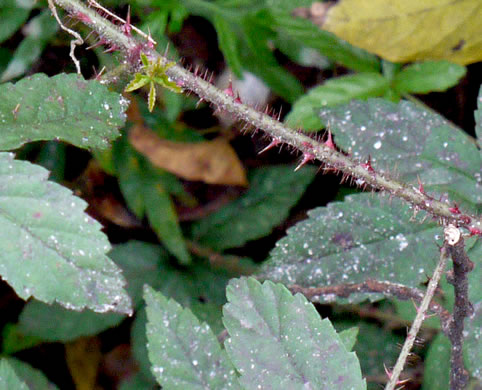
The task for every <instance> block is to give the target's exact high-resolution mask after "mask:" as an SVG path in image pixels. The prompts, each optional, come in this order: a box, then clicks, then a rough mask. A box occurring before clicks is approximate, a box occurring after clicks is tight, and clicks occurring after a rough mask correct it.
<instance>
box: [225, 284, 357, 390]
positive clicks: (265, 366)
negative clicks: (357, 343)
mask: <svg viewBox="0 0 482 390" xmlns="http://www.w3.org/2000/svg"><path fill="white" fill-rule="evenodd" d="M226 295H227V298H228V303H227V304H226V305H225V306H224V309H223V314H224V318H223V322H224V325H225V327H226V329H227V331H228V333H229V336H230V338H229V339H228V340H226V342H225V348H226V352H227V353H228V355H229V357H230V358H231V361H232V362H233V364H234V365H235V366H236V369H237V370H238V371H239V372H240V373H241V378H240V383H241V384H242V385H243V387H244V388H245V389H259V388H263V389H300V390H301V389H306V388H313V389H340V390H341V389H343V390H345V389H366V384H365V381H364V380H363V379H362V376H361V370H360V363H359V362H358V359H357V358H356V355H355V354H354V353H353V352H348V351H347V349H346V348H345V345H344V344H343V342H342V340H341V339H340V337H339V336H338V335H337V333H336V331H335V330H334V329H333V326H332V325H331V323H330V321H329V320H328V319H324V320H322V319H321V318H320V315H319V314H318V313H317V311H316V309H315V307H314V306H313V305H312V304H311V303H309V302H308V301H307V300H306V298H305V297H304V296H303V295H301V294H297V295H295V296H293V295H291V293H290V292H289V291H288V290H287V289H286V288H285V287H284V286H283V285H280V284H274V283H272V282H270V281H266V282H264V283H263V285H261V283H259V282H258V281H257V280H256V279H254V278H241V279H233V280H231V282H230V283H229V285H228V287H227V289H226ZM294 324H296V326H293V325H294ZM313 361H316V364H313Z"/></svg>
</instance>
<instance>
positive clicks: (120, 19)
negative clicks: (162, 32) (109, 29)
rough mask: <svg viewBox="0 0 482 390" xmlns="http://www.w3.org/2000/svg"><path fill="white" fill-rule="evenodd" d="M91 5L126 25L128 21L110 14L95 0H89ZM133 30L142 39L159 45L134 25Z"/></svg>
mask: <svg viewBox="0 0 482 390" xmlns="http://www.w3.org/2000/svg"><path fill="white" fill-rule="evenodd" d="M89 4H90V5H91V6H93V7H95V8H98V9H100V10H101V11H102V12H104V13H106V14H107V15H109V16H110V17H111V18H113V19H115V20H117V21H119V22H121V23H122V24H126V23H127V21H126V20H124V19H122V18H121V17H119V16H117V15H116V14H114V13H112V12H110V11H109V10H108V9H107V8H105V7H103V6H102V5H100V4H99V3H98V2H97V1H95V0H89ZM131 28H132V29H133V30H134V31H135V32H136V33H137V34H139V35H140V36H141V37H143V38H145V39H147V40H148V41H149V42H151V43H152V44H153V45H154V46H155V45H157V42H156V41H155V40H154V39H152V37H151V36H150V35H148V34H146V33H145V32H144V31H142V30H140V29H138V28H137V27H136V26H134V25H131Z"/></svg>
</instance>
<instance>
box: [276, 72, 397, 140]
mask: <svg viewBox="0 0 482 390" xmlns="http://www.w3.org/2000/svg"><path fill="white" fill-rule="evenodd" d="M388 89H389V81H388V79H386V78H385V77H383V76H382V75H381V74H379V73H359V74H356V75H350V76H342V77H337V78H334V79H330V80H328V81H327V82H325V83H324V84H323V85H319V86H317V87H314V88H313V89H311V90H310V91H309V92H308V93H307V94H306V95H304V96H302V97H301V98H299V99H298V100H297V101H296V102H295V103H294V105H293V107H292V109H291V111H290V113H289V114H288V115H287V117H286V119H285V122H286V123H287V124H288V125H289V126H291V127H293V128H299V127H301V128H302V129H304V130H308V131H310V130H312V131H318V130H320V129H321V128H323V127H324V125H323V122H322V121H321V118H320V116H319V114H318V111H319V109H320V108H322V107H326V106H334V105H337V104H341V103H348V102H349V101H350V100H352V99H356V98H358V99H366V98H369V97H376V96H381V95H383V94H385V93H386V92H387V91H388Z"/></svg>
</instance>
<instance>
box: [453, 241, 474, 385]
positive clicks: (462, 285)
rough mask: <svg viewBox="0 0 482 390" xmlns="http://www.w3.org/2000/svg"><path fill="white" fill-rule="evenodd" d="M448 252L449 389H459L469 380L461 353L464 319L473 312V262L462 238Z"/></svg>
mask: <svg viewBox="0 0 482 390" xmlns="http://www.w3.org/2000/svg"><path fill="white" fill-rule="evenodd" d="M449 254H450V256H451V257H452V261H453V264H454V265H453V267H454V268H453V270H451V271H449V272H448V274H447V281H448V282H449V283H450V284H452V285H453V286H454V295H455V301H454V310H453V318H452V320H451V321H450V326H449V335H448V337H449V340H450V343H451V344H452V347H451V353H450V389H451V390H461V389H463V388H465V386H466V385H467V383H468V380H469V374H468V372H467V370H466V369H465V368H464V358H463V353H462V348H463V343H464V335H463V332H464V319H465V317H469V316H470V315H472V313H473V307H472V304H471V303H470V301H469V281H468V277H467V275H468V273H469V272H470V271H472V270H473V268H474V263H472V261H470V259H469V257H468V256H467V253H466V252H465V243H464V239H463V238H462V237H460V240H459V241H458V242H457V243H456V244H455V245H454V246H451V247H450V250H449Z"/></svg>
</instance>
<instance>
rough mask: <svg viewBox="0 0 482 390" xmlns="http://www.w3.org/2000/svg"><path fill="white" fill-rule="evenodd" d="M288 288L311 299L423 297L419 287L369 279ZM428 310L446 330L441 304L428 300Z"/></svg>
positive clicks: (418, 299)
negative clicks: (374, 295) (370, 295)
mask: <svg viewBox="0 0 482 390" xmlns="http://www.w3.org/2000/svg"><path fill="white" fill-rule="evenodd" d="M289 289H290V291H291V292H292V293H293V294H294V293H297V292H300V293H302V294H303V295H304V296H306V297H307V298H308V299H313V297H316V296H322V295H336V296H338V297H342V298H347V297H349V296H350V295H351V294H355V293H381V294H384V295H390V296H393V297H396V298H399V299H401V300H409V299H413V300H414V301H416V302H422V301H423V299H424V293H423V292H422V291H420V290H419V289H416V288H411V287H407V286H404V285H401V284H396V283H392V282H381V281H377V280H371V279H368V280H366V281H365V282H362V283H350V284H338V285H333V286H324V287H301V286H298V285H291V286H289ZM428 310H430V311H431V312H433V313H436V314H437V315H438V316H439V317H440V323H441V324H442V329H445V330H447V331H448V327H449V323H450V318H451V315H450V313H449V312H448V311H447V310H446V309H445V308H444V307H443V306H442V305H439V304H438V303H436V302H429V306H428Z"/></svg>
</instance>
